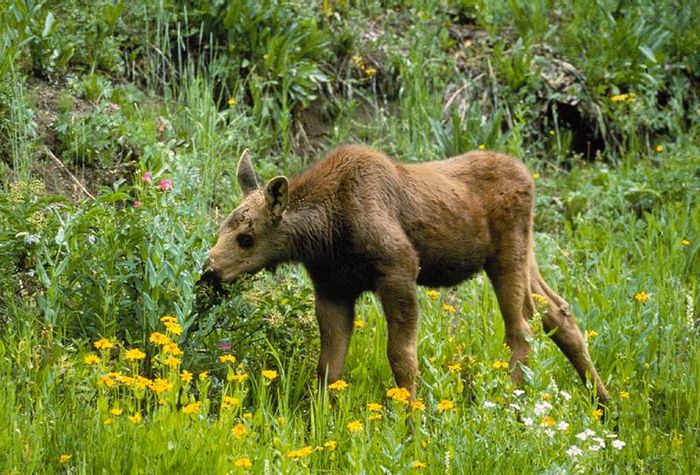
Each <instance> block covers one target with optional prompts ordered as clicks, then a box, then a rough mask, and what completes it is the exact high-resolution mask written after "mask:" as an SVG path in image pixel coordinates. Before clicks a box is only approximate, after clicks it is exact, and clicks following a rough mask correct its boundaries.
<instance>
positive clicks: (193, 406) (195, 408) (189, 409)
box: [182, 401, 202, 414]
mask: <svg viewBox="0 0 700 475" xmlns="http://www.w3.org/2000/svg"><path fill="white" fill-rule="evenodd" d="M201 408H202V403H201V402H200V401H197V402H193V403H190V404H187V405H186V406H183V407H182V412H183V414H197V413H199V410H200V409H201Z"/></svg>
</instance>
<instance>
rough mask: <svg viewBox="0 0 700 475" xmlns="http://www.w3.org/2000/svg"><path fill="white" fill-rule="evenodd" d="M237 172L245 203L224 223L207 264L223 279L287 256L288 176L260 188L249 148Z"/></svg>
mask: <svg viewBox="0 0 700 475" xmlns="http://www.w3.org/2000/svg"><path fill="white" fill-rule="evenodd" d="M237 175H238V184H239V186H240V187H241V190H242V191H243V202H242V203H241V204H240V205H239V206H238V207H237V208H236V209H234V210H233V212H231V214H230V215H228V217H227V218H226V220H225V221H224V223H223V224H222V225H221V228H220V229H219V238H218V240H217V242H216V244H215V245H214V247H212V248H211V250H210V251H209V258H208V259H207V262H206V263H205V267H206V266H208V267H209V268H210V269H211V270H212V271H214V272H215V274H216V276H217V277H218V279H219V280H220V281H222V282H231V281H232V280H234V279H235V278H236V277H237V276H239V275H240V274H246V273H247V274H252V273H254V272H257V271H259V270H260V269H262V268H263V267H266V266H269V265H271V264H275V263H276V262H278V261H279V260H281V259H283V258H284V255H285V252H286V246H287V242H286V239H285V236H284V235H283V233H281V232H280V223H281V221H282V213H283V212H284V210H285V208H286V207H287V202H288V201H289V183H288V181H287V178H285V177H283V176H278V177H275V178H273V179H271V180H270V181H269V182H268V183H267V184H266V185H265V186H264V187H263V188H260V187H259V186H258V180H257V179H256V178H255V172H254V171H253V166H252V164H251V162H250V157H249V156H248V151H247V150H246V151H244V152H243V155H241V158H240V160H239V161H238V172H237Z"/></svg>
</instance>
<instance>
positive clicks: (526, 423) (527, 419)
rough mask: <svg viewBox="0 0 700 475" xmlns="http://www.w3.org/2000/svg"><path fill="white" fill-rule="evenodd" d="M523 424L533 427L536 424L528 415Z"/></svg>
mask: <svg viewBox="0 0 700 475" xmlns="http://www.w3.org/2000/svg"><path fill="white" fill-rule="evenodd" d="M523 424H525V425H526V426H527V427H532V426H533V425H535V421H533V420H532V418H531V417H526V418H524V419H523Z"/></svg>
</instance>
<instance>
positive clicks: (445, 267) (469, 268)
mask: <svg viewBox="0 0 700 475" xmlns="http://www.w3.org/2000/svg"><path fill="white" fill-rule="evenodd" d="M470 264H471V265H459V264H455V263H443V264H442V265H435V264H431V265H421V267H420V270H419V272H418V279H416V281H417V283H418V285H424V286H426V287H452V286H454V285H457V284H459V283H460V282H462V281H465V280H467V279H469V278H470V277H472V276H473V275H474V274H476V273H477V272H479V271H480V270H481V268H482V266H481V265H477V264H474V263H470Z"/></svg>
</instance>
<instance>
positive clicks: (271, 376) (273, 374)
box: [262, 369, 277, 381]
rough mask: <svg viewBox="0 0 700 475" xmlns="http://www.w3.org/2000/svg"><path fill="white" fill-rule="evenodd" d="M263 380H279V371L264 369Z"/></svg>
mask: <svg viewBox="0 0 700 475" xmlns="http://www.w3.org/2000/svg"><path fill="white" fill-rule="evenodd" d="M262 375H263V378H265V379H267V380H270V381H274V380H275V379H276V378H277V371H275V370H274V369H264V370H263V372H262Z"/></svg>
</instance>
